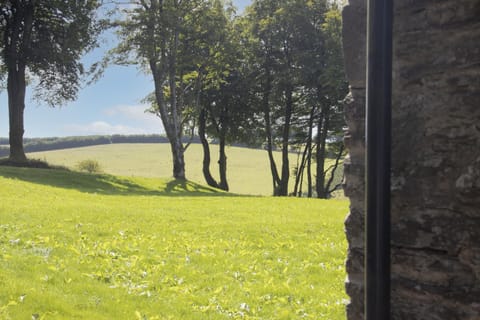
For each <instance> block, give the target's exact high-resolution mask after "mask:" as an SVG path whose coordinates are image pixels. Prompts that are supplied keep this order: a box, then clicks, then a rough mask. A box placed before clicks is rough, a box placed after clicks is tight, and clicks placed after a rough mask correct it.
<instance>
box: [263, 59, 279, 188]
mask: <svg viewBox="0 0 480 320" xmlns="http://www.w3.org/2000/svg"><path fill="white" fill-rule="evenodd" d="M271 91H272V79H271V74H270V70H269V69H268V68H267V69H266V82H265V87H264V91H263V101H262V104H263V114H264V120H265V135H266V138H267V153H268V161H269V163H270V172H271V174H272V186H273V195H275V196H276V195H278V186H279V185H280V176H279V174H278V170H277V164H276V163H275V158H274V157H273V137H272V136H273V134H272V121H271V118H270V94H271Z"/></svg>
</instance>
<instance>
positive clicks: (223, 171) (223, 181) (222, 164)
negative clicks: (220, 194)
mask: <svg viewBox="0 0 480 320" xmlns="http://www.w3.org/2000/svg"><path fill="white" fill-rule="evenodd" d="M219 138H220V141H219V142H220V144H219V158H218V168H219V171H220V189H222V190H225V191H228V189H229V187H228V181H227V154H226V152H225V129H223V128H222V129H221V130H220V136H219Z"/></svg>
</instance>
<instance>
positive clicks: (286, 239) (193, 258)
mask: <svg viewBox="0 0 480 320" xmlns="http://www.w3.org/2000/svg"><path fill="white" fill-rule="evenodd" d="M0 188H1V189H2V195H3V196H2V206H1V207H0V216H1V224H0V243H1V246H2V250H1V251H0V285H1V287H2V290H0V318H2V319H30V318H32V319H41V318H44V319H74V318H75V319H137V318H138V319H150V320H153V319H226V318H242V319H297V318H302V319H331V320H336V319H338V320H340V319H345V312H344V309H345V305H344V304H345V302H346V301H347V300H346V295H345V293H344V285H343V282H344V279H345V269H344V260H345V252H346V241H345V237H344V233H343V219H344V215H345V213H346V211H347V202H346V201H320V200H311V199H292V198H263V197H225V194H224V193H219V192H216V191H214V190H212V189H208V188H204V187H201V186H199V185H196V184H192V183H188V182H176V181H174V180H160V179H146V178H128V179H127V178H120V177H113V176H107V175H102V176H95V175H85V174H81V173H75V172H66V171H55V170H42V169H21V168H20V169H19V168H3V167H0ZM169 195H171V196H173V195H176V196H177V197H171V196H169ZM178 197H181V198H180V199H179V198H178ZM179 200H181V201H179Z"/></svg>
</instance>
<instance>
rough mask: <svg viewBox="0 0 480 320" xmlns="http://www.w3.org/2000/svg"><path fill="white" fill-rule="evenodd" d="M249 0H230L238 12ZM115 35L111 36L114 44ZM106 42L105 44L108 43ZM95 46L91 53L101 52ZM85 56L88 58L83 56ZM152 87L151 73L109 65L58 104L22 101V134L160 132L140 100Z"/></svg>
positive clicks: (1, 111)
mask: <svg viewBox="0 0 480 320" xmlns="http://www.w3.org/2000/svg"><path fill="white" fill-rule="evenodd" d="M250 2H251V0H233V3H234V5H235V6H236V7H237V8H239V12H241V10H243V8H244V7H245V6H247V5H248V4H250ZM113 41H114V39H110V42H111V43H110V45H113ZM107 45H108V44H107ZM101 51H102V50H97V52H94V53H93V54H91V56H99V55H101ZM86 60H91V58H90V59H89V58H88V57H86ZM152 91H153V83H152V80H151V76H150V75H148V74H144V73H142V72H141V71H139V69H137V68H136V67H135V66H131V67H121V66H111V67H109V68H108V69H107V70H106V72H105V74H104V76H103V77H102V78H101V79H100V80H99V81H98V82H96V83H95V84H92V85H90V86H87V87H85V88H83V89H82V90H81V91H80V92H79V95H78V99H77V100H76V101H74V102H70V103H68V104H66V105H64V106H62V107H60V108H55V109H54V108H50V107H48V106H46V105H42V104H39V103H38V102H36V101H33V100H32V99H31V96H30V95H29V94H28V92H30V89H29V88H27V95H28V97H27V99H26V101H25V104H26V107H25V137H60V136H77V135H97V134H100V135H103V134H160V133H163V129H162V124H161V120H160V118H158V117H156V116H154V115H151V114H148V113H145V112H144V110H145V109H146V108H147V106H146V105H142V103H141V100H142V99H143V98H144V97H145V96H146V95H147V94H149V93H150V92H152ZM0 137H8V100H7V95H6V93H5V92H2V93H1V94H0Z"/></svg>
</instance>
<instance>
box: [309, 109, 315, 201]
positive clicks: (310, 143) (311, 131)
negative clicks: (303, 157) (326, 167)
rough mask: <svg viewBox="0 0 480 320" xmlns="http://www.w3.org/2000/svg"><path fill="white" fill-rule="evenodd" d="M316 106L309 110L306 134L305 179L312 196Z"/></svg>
mask: <svg viewBox="0 0 480 320" xmlns="http://www.w3.org/2000/svg"><path fill="white" fill-rule="evenodd" d="M316 109H317V108H316V106H313V107H312V109H311V110H310V117H309V118H308V136H307V147H306V148H307V181H308V197H309V198H311V197H312V193H313V190H312V189H313V188H312V136H313V120H314V117H315V110H316Z"/></svg>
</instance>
